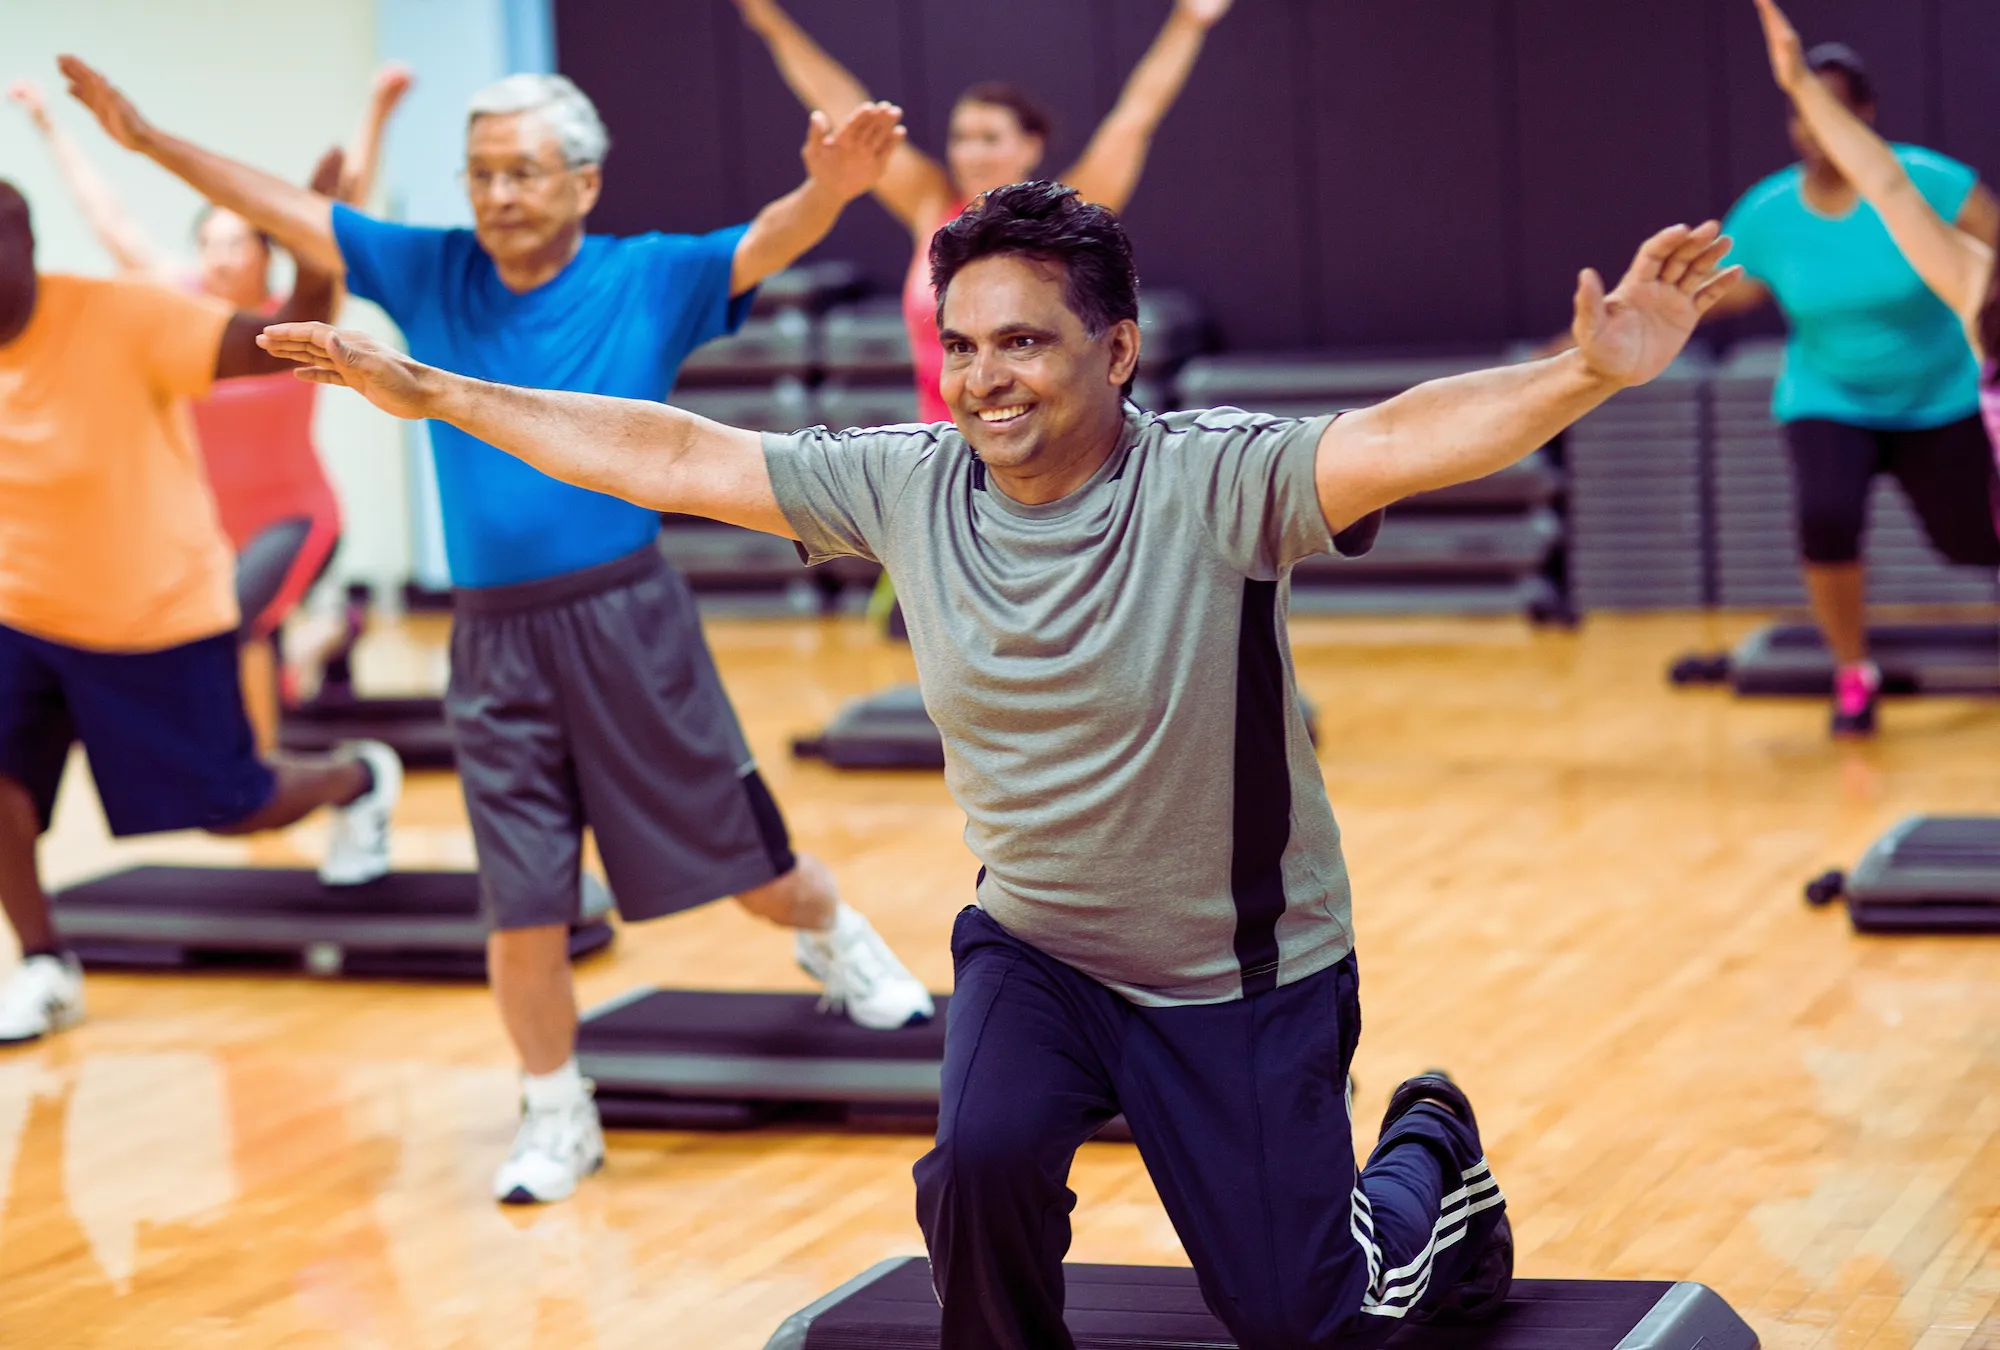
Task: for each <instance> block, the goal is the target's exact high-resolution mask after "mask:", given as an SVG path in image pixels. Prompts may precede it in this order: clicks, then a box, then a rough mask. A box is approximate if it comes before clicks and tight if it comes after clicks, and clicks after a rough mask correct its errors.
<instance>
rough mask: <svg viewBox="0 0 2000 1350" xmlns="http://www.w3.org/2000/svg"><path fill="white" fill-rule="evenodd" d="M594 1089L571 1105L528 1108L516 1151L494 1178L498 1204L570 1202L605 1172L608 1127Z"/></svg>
mask: <svg viewBox="0 0 2000 1350" xmlns="http://www.w3.org/2000/svg"><path fill="white" fill-rule="evenodd" d="M590 1090H591V1085H590V1083H589V1082H588V1081H586V1082H585V1083H584V1085H583V1091H582V1092H581V1093H580V1094H578V1095H577V1097H576V1098H575V1099H574V1100H572V1101H568V1102H564V1103H561V1104H560V1105H557V1106H553V1107H544V1108H542V1109H540V1110H535V1109H531V1108H529V1107H527V1106H525V1105H524V1106H523V1107H522V1109H521V1128H520V1130H519V1131H518V1132H517V1133H516V1134H515V1135H514V1149H513V1151H512V1152H511V1153H509V1154H508V1155H507V1161H506V1162H504V1163H501V1164H500V1170H499V1171H498V1172H495V1173H494V1174H493V1198H494V1199H495V1200H498V1201H499V1202H500V1203H501V1204H503V1205H546V1204H548V1203H550V1202H551V1201H555V1200H566V1199H568V1198H569V1197H570V1195H571V1194H572V1193H573V1192H574V1191H575V1190H576V1183H577V1182H579V1181H581V1180H583V1179H584V1178H585V1177H587V1176H589V1175H590V1174H591V1173H592V1172H595V1171H596V1170H597V1169H598V1168H600V1167H602V1166H604V1127H603V1126H602V1125H600V1124H599V1123H598V1120H597V1103H596V1102H594V1101H592V1100H591V1099H590Z"/></svg>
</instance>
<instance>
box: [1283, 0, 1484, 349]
mask: <svg viewBox="0 0 2000 1350" xmlns="http://www.w3.org/2000/svg"><path fill="white" fill-rule="evenodd" d="M1502 11H1503V0H1402V2H1401V3H1398V4H1394V5H1345V4H1343V5H1325V4H1321V5H1312V6H1310V15H1311V22H1312V27H1311V41H1310V43H1309V45H1308V47H1307V50H1308V51H1309V52H1310V54H1311V67H1310V69H1311V72H1312V74H1311V79H1310V84H1311V93H1312V103H1311V107H1312V109H1313V114H1314V115H1313V122H1312V129H1313V147H1312V148H1313V156H1312V160H1311V164H1312V170H1313V172H1312V174H1311V182H1310V188H1311V195H1310V197H1309V199H1308V202H1307V208H1308V209H1309V210H1310V212H1311V213H1312V217H1311V224H1312V227H1313V228H1312V235H1311V239H1312V248H1313V250H1314V252H1315V253H1316V254H1317V255H1318V257H1319V259H1320V266H1319V269H1318V276H1317V278H1316V281H1317V290H1318V295H1317V302H1318V308H1319V321H1318V325H1317V328H1318V332H1317V337H1318V340H1319V341H1321V342H1324V343H1328V344H1331V345H1336V346H1352V345H1365V344H1373V343H1386V344H1397V343H1420V342H1426V341H1431V340H1434V339H1435V338H1436V336H1437V335H1438V334H1439V333H1440V332H1445V333H1449V334H1450V335H1451V336H1452V337H1453V338H1455V339H1467V340H1474V339H1476V340H1491V341H1493V342H1496V343H1497V342H1499V341H1500V340H1502V339H1503V338H1505V337H1506V336H1508V334H1509V332H1510V331H1511V327H1512V319H1513V316H1512V314H1511V313H1510V309H1511V301H1512V298H1511V288H1510V284H1509V276H1508V267H1507V255H1508V231H1507V229H1506V227H1505V224H1504V222H1505V221H1507V219H1508V218H1509V215H1510V213H1511V212H1512V210H1513V209H1514V207H1513V200H1512V198H1513V193H1514V191H1515V188H1516V184H1515V183H1514V182H1513V178H1514V174H1513V172H1512V169H1513V158H1512V157H1513V153H1514V148H1513V146H1512V144H1511V141H1512V128H1511V127H1508V126H1503V125H1502V113H1503V111H1504V110H1505V109H1506V108H1507V106H1508V102H1509V97H1510V94H1511V91H1510V90H1509V89H1508V88H1507V87H1506V85H1505V84H1504V82H1503V80H1502V76H1501V67H1500V66H1499V65H1498V64H1496V63H1495V61H1494V60H1493V53H1494V51H1495V50H1496V48H1497V47H1498V46H1499V45H1500V43H1501V42H1502V41H1503V40H1504V36H1505V33H1506V26H1505V23H1504V17H1505V16H1504V14H1503V12H1502ZM1447 90H1448V91H1450V97H1449V98H1443V97H1440V93H1441V92H1443V91H1447ZM1385 264H1386V265H1385Z"/></svg>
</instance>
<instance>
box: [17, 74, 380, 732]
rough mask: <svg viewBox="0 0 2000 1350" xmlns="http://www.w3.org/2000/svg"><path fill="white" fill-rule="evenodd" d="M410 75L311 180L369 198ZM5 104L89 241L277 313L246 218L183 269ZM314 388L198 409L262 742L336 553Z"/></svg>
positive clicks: (335, 522)
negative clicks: (34, 141)
mask: <svg viewBox="0 0 2000 1350" xmlns="http://www.w3.org/2000/svg"><path fill="white" fill-rule="evenodd" d="M410 78H411V77H410V71H409V68H408V67H407V66H405V65H402V64H401V63H398V62H391V63H389V64H386V65H384V66H383V67H382V68H381V69H380V70H379V71H378V72H377V73H376V76H375V80H374V83H373V86H372V87H371V88H370V90H369V95H368V102H367V106H366V107H365V108H364V110H363V112H362V115H361V118H360V122H359V124H358V125H357V126H356V128H355V130H354V133H353V135H352V136H351V137H350V138H349V141H348V145H347V150H346V155H345V163H344V166H343V167H341V168H340V169H339V170H338V178H337V180H335V181H318V180H315V181H314V183H313V186H314V187H315V188H316V189H319V190H322V191H326V192H328V193H330V194H331V195H334V196H336V197H337V198H338V199H339V200H341V201H344V202H348V203H350V204H352V205H357V206H358V205H361V204H363V203H365V202H366V201H367V200H368V198H369V197H370V196H371V195H372V193H373V192H374V187H375V179H376V173H377V169H378V167H379V165H380V163H381V152H382V140H383V133H384V131H385V129H386V128H387V126H388V123H389V119H390V118H391V116H392V115H393V114H394V113H395V110H396V106H397V104H399V103H400V102H401V101H402V99H403V96H404V94H406V93H407V92H408V90H409V88H410ZM7 92H8V96H9V97H10V98H11V99H12V100H13V101H14V102H15V103H16V104H18V105H19V106H20V108H21V109H22V110H23V111H24V112H25V113H26V114H27V116H28V118H29V120H30V121H31V122H33V124H34V125H35V128H36V129H37V130H38V131H39V132H40V133H41V135H42V138H43V140H44V141H45V142H46V143H47V145H48V148H49V153H50V155H51V156H52V157H53V159H54V161H55V165H56V168H57V170H58V172H59V173H60V175H61V177H62V181H63V184H64V186H66V187H67V188H68V189H69V192H70V195H71V197H72V198H73V199H74V201H75V203H76V205H77V208H78V209H79V211H81V213H82V215H83V217H84V219H85V220H86V221H87V222H88V223H89V225H90V228H91V231H92V233H93V234H94V235H95V236H96V238H97V241H98V242H99V243H100V244H102V245H103V247H104V249H105V250H106V251H107V252H108V253H110V255H111V257H112V259H113V260H114V261H115V262H116V264H117V266H118V269H119V271H120V272H121V273H122V274H124V275H127V276H132V277H140V278H145V279H150V280H154V281H158V282H160V283H161V284H163V285H170V286H177V287H180V288H182V289H184V290H187V291H189V292H191V293H195V294H201V295H210V296H214V297H215V298H217V299H219V300H223V301H226V302H227V303H229V304H230V305H232V306H234V307H235V308H237V309H241V310H247V311H249V312H251V313H261V314H269V313H275V312H276V310H277V309H278V307H279V306H280V305H281V304H282V303H283V297H282V296H280V295H278V294H277V293H276V292H274V290H273V288H272V278H271V273H272V262H273V257H272V255H273V253H274V251H275V250H274V247H273V244H272V241H271V238H270V236H269V235H267V234H264V233H263V232H262V231H260V230H258V229H257V228H256V227H254V226H252V225H251V224H250V222H248V221H246V220H245V219H243V217H241V216H239V215H237V214H235V213H234V212H232V211H224V210H220V209H218V208H215V207H207V208H204V209H203V210H202V212H201V213H200V215H198V216H197V217H196V219H195V224H194V242H195V245H196V249H197V262H196V266H195V269H194V270H193V271H191V272H184V271H181V270H179V269H177V268H176V267H175V266H174V265H173V263H172V262H171V261H170V259H169V257H168V255H167V253H166V252H165V251H164V250H162V249H161V248H160V247H159V246H158V245H157V243H156V242H155V241H154V240H153V239H152V238H151V237H149V235H148V234H147V232H146V230H145V229H144V228H143V227H142V226H141V225H140V224H139V222H138V221H137V220H136V219H134V217H133V216H132V214H131V212H130V211H128V210H127V209H126V207H125V204H124V203H123V202H122V201H121V200H120V199H119V196H118V193H117V191H116V190H115V189H114V188H113V187H112V186H111V184H110V182H109V181H108V180H107V179H106V178H105V177H104V175H103V173H102V172H100V171H99V169H98V167H97V166H96V165H95V164H93V163H92V162H91V160H90V157H89V156H88V155H87V154H86V153H85V152H84V150H83V147H82V146H81V145H79V144H78V143H77V141H76V140H75V138H74V137H72V136H71V135H70V134H69V133H68V132H67V131H66V130H64V128H63V127H62V126H61V124H60V123H58V122H57V121H56V120H55V119H54V118H53V117H51V116H50V114H49V110H48V106H47V104H46V102H45V100H44V99H43V96H42V91H41V88H40V86H39V85H37V84H36V83H35V82H33V81H31V80H21V81H17V82H16V83H15V84H14V85H13V86H12V87H11V88H10V89H9V90H8V91H7ZM315 393H316V391H315V389H314V388H313V386H311V385H309V384H304V383H302V382H301V381H298V380H295V379H292V378H291V377H290V376H289V375H286V374H282V373H281V374H277V375H266V376H260V377H256V378H251V379H235V380H225V381H221V382H218V383H217V384H216V386H215V388H214V390H213V391H212V392H210V393H209V394H208V395H207V396H206V397H204V398H200V399H197V400H195V402H194V403H193V405H192V408H193V414H194V424H195V435H196V440H197V441H198V443H199V445H200V447H201V454H202V460H203V463H204V465H205V467H206V469H207V473H208V481H209V486H210V488H211V489H212V490H213V491H214V493H215V500H216V505H217V507H218V508H219V510H220V511H221V515H222V525H223V529H224V530H225V531H226V532H227V534H228V536H229V541H230V543H231V545H232V546H233V547H234V548H235V550H236V598H237V605H238V608H239V609H240V610H241V611H242V615H243V630H242V638H243V642H242V662H243V672H242V679H243V692H244V698H245V700H246V701H247V703H248V705H249V711H250V719H251V724H252V726H253V727H254V728H255V730H256V733H257V741H258V744H259V745H260V746H261V747H263V748H264V749H265V750H267V751H268V750H271V749H273V748H275V746H276V744H277V732H278V718H279V713H280V709H281V707H282V704H283V700H284V694H285V692H286V688H287V686H295V685H296V679H295V678H294V677H292V676H290V675H289V673H288V672H286V671H285V669H284V666H283V662H282V659H281V658H282V653H281V648H280V646H279V641H278V639H279V634H280V630H281V628H282V627H283V625H284V622H285V620H286V619H287V618H288V617H289V616H290V615H291V614H292V612H293V611H294V610H296V609H297V608H298V606H299V604H300V603H301V602H302V601H303V600H304V599H305V597H306V594H307V592H309V591H310V590H311V589H312V587H313V585H314V584H315V583H316V582H317V581H318V580H319V579H320V577H321V576H322V575H323V574H324V573H325V571H326V569H327V567H328V566H329V565H330V564H331V562H332V561H333V555H334V552H335V550H336V549H337V548H338V547H339V545H340V535H341V510H340V502H339V499H338V498H337V497H336V495H335V493H334V490H333V484H332V482H331V481H330V480H329V479H328V477H327V473H326V468H325V466H324V464H323V463H322V462H321V459H320V454H319V448H318V446H317V444H316V443H315V441H314V439H313V416H314V411H315V408H316V402H317V401H316V398H315Z"/></svg>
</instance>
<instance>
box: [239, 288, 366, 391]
mask: <svg viewBox="0 0 2000 1350" xmlns="http://www.w3.org/2000/svg"><path fill="white" fill-rule="evenodd" d="M339 289H340V288H339V286H338V284H337V283H336V282H335V281H334V279H333V278H332V277H330V276H328V275H327V274H326V273H324V272H322V271H319V270H318V269H317V268H311V267H301V268H299V271H298V278H297V280H296V281H295V282H294V283H293V285H292V293H291V294H290V295H289V296H287V297H285V303H284V304H283V305H282V306H280V307H279V309H278V312H277V313H276V314H275V315H269V316H267V315H262V314H251V313H248V312H242V313H238V314H237V315H236V316H235V317H234V318H232V319H230V321H229V326H228V327H227V328H225V329H224V330H223V333H222V346H221V349H220V350H219V351H217V353H216V357H215V378H216V379H218V380H230V379H235V378H237V377H239V376H244V375H275V374H277V373H279V372H280V371H287V370H291V369H293V365H292V363H291V362H290V361H287V360H285V359H284V358H283V357H280V356H275V355H273V354H272V353H270V352H268V351H266V350H264V348H263V347H261V346H259V345H258V342H257V335H258V334H259V333H261V332H263V331H264V328H265V326H266V325H267V324H279V323H325V322H326V321H327V320H329V319H331V318H332V317H333V307H334V304H335V301H336V299H337V297H338V295H339Z"/></svg>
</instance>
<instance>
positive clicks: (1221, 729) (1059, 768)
mask: <svg viewBox="0 0 2000 1350" xmlns="http://www.w3.org/2000/svg"><path fill="white" fill-rule="evenodd" d="M1331 420H1332V419H1331V418H1316V419H1313V420H1311V421H1300V420H1296V419H1289V418H1276V417H1265V416H1261V415H1256V414H1251V413H1245V412H1239V411H1237V410H1236V409H1233V408H1225V409H1218V410H1214V411H1208V412H1181V413H1171V414H1168V415H1166V416H1164V417H1161V416H1154V415H1152V414H1150V413H1141V412H1139V411H1138V410H1137V409H1134V408H1130V407H1128V408H1127V410H1126V425H1125V431H1124V434H1123V436H1122V437H1121V439H1120V442H1119V446H1118V450H1117V452H1116V453H1115V454H1113V455H1112V456H1111V458H1110V459H1109V460H1108V461H1106V463H1105V465H1104V467H1103V468H1102V469H1101V470H1099V471H1098V472H1097V474H1096V475H1094V476H1093V477H1092V478H1091V480H1090V481H1089V482H1088V483H1086V484H1084V485H1083V486H1082V487H1081V488H1078V489H1077V490H1076V491H1075V492H1073V493H1071V494H1070V495H1069V496H1067V497H1064V498H1063V499H1062V500H1061V501H1057V502H1051V503H1048V504H1047V505H1043V506H1027V505H1023V504H1022V503H1020V502H1017V501H1014V500H1013V499H1012V498H1010V497H1008V496H1007V495H1006V494H1005V493H1003V492H1002V491H1001V490H1000V488H999V486H998V485H997V484H996V483H994V482H993V481H992V480H991V479H990V478H989V477H988V475H987V473H986V470H985V466H984V465H982V464H980V463H979V462H978V459H977V457H976V456H974V455H973V453H972V451H971V449H970V448H969V447H968V446H967V445H966V443H965V439H964V437H962V436H961V435H960V434H959V433H958V431H957V430H956V429H955V428H953V427H951V426H949V425H944V424H940V425H936V426H903V427H886V428H878V429H875V430H871V431H850V432H839V433H835V432H828V431H825V430H822V429H817V428H816V429H813V430H810V431H802V432H798V433H796V434H794V435H767V436H765V438H764V454H765V458H766V460H767V461H768V463H769V465H770V471H771V483H772V486H773V488H774V489H775V490H776V493H777V498H778V503H779V505H780V506H781V507H782V508H783V510H784V513H785V517H786V519H787V520H789V521H790V522H791V524H792V528H793V529H794V530H795V531H796V532H797V533H798V535H799V538H800V539H801V540H802V541H803V544H804V551H805V553H806V555H807V557H808V558H809V560H811V561H813V562H819V561H823V560H824V559H827V558H833V557H839V556H842V555H847V554H852V555H857V556H860V557H864V558H873V559H876V560H878V561H879V562H881V563H882V564H883V565H884V566H885V567H887V568H888V570H889V575H890V577H891V578H892V579H893V580H894V582H895V585H896V595H897V598H898V599H899V600H901V602H902V606H903V615H904V617H905V619H906V620H907V621H908V623H909V630H910V644H911V646H912V647H913V648H914V649H915V653H916V658H917V672H918V676H919V678H920V679H921V681H922V684H923V693H924V704H925V706H926V707H927V708H928V709H929V710H930V714H931V717H932V718H933V719H934V720H935V721H936V722H937V725H938V729H939V731H941V732H942V733H943V735H944V751H945V781H946V784H947V785H948V786H949V787H950V789H951V792H952V795H953V796H954V797H955V798H956V799H957V801H958V803H959V805H961V806H962V807H964V809H965V814H966V830H965V840H966V843H967V844H968V845H970V846H971V849H972V852H973V854H974V856H976V857H977V858H978V859H979V861H980V862H981V863H983V864H984V865H985V871H984V873H983V880H982V881H981V883H980V885H979V892H978V898H979V904H980V907H981V908H983V909H984V910H986V912H987V913H988V914H990V915H992V917H993V918H994V919H995V920H996V921H998V922H999V924H1000V925H1001V926H1002V927H1003V928H1005V929H1006V930H1007V931H1008V932H1010V933H1012V934H1013V935H1014V936H1016V937H1018V938H1020V939H1021V940H1022V941H1024V942H1027V943H1029V944H1031V945H1032V946H1034V947H1036V948H1039V949H1040V950H1041V951H1044V952H1046V953H1048V954H1049V955H1050V956H1053V957H1055V958H1056V959H1058V960H1060V961H1063V962H1065V963H1067V964H1068V965H1071V966H1073V967H1075V968H1076V969H1078V970H1080V971H1082V972H1083V973H1084V974H1086V975H1089V976H1090V977H1092V978H1093V979H1096V980H1098V981H1099V982H1101V983H1103V984H1105V985H1108V986H1109V987H1111V988H1112V989H1115V990H1117V991H1118V992H1119V993H1120V994H1122V995H1124V996H1125V997H1126V998H1128V999H1131V1000H1132V1001H1133V1002H1135V1003H1140V1004H1146V1005H1151V1006H1164V1005H1171V1004H1177V1003H1217V1002H1223V1001H1225V1000H1228V999H1234V998H1239V997H1241V996H1243V995H1244V994H1246V993H1257V992H1260V991H1261V990H1264V989H1268V988H1271V987H1274V986H1275V985H1278V984H1289V983H1291V982H1292V981H1294V980H1299V979H1303V978H1304V977H1306V976H1308V975H1311V974H1313V973H1315V972H1317V971H1320V970H1323V969H1325V968H1326V967H1328V966H1330V965H1332V964H1334V963H1335V962H1337V961H1339V960H1341V959H1342V958H1343V957H1345V956H1346V955H1347V953H1348V952H1349V951H1350V950H1352V948H1353V945H1354V944H1353V937H1352V930H1351V926H1350V919H1349V913H1348V885H1347V865H1346V863H1345V861H1344V860H1343V859H1342V857H1341V852H1340V833H1339V830H1338V829H1337V828H1336V826H1335V825H1334V822H1333V809H1332V807H1331V806H1329V805H1328V803H1327V798H1326V787H1325V784H1324V783H1323V782H1322V781H1321V778H1320V773H1319V763H1318V761H1317V759H1316V758H1315V757H1314V754H1313V749H1312V745H1311V743H1310V741H1309V740H1308V738H1307V736H1306V727H1305V720H1304V718H1303V716H1302V715H1301V713H1300V711H1299V706H1298V699H1297V697H1296V695H1295V693H1294V683H1293V675H1292V666H1291V646H1290V643H1289V642H1288V641H1287V640H1286V635H1285V616H1286V610H1287V607H1288V603H1289V599H1290V579H1289V578H1290V570H1291V567H1292V564H1294V563H1296V562H1297V561H1298V560H1299V559H1301V558H1304V557H1307V556H1310V555H1312V554H1315V553H1328V552H1331V551H1332V548H1333V541H1332V538H1331V536H1330V534H1329V532H1328V529H1327V524H1326V519H1325V517H1324V516H1322V515H1321V513H1320V508H1319V499H1318V496H1317V494H1316V493H1315V491H1314V487H1313V459H1314V449H1315V447H1316V446H1317V444H1318V442H1319V439H1320V435H1321V433H1322V432H1324V431H1325V430H1326V427H1327V424H1328V423H1329V422H1330V421H1331Z"/></svg>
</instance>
